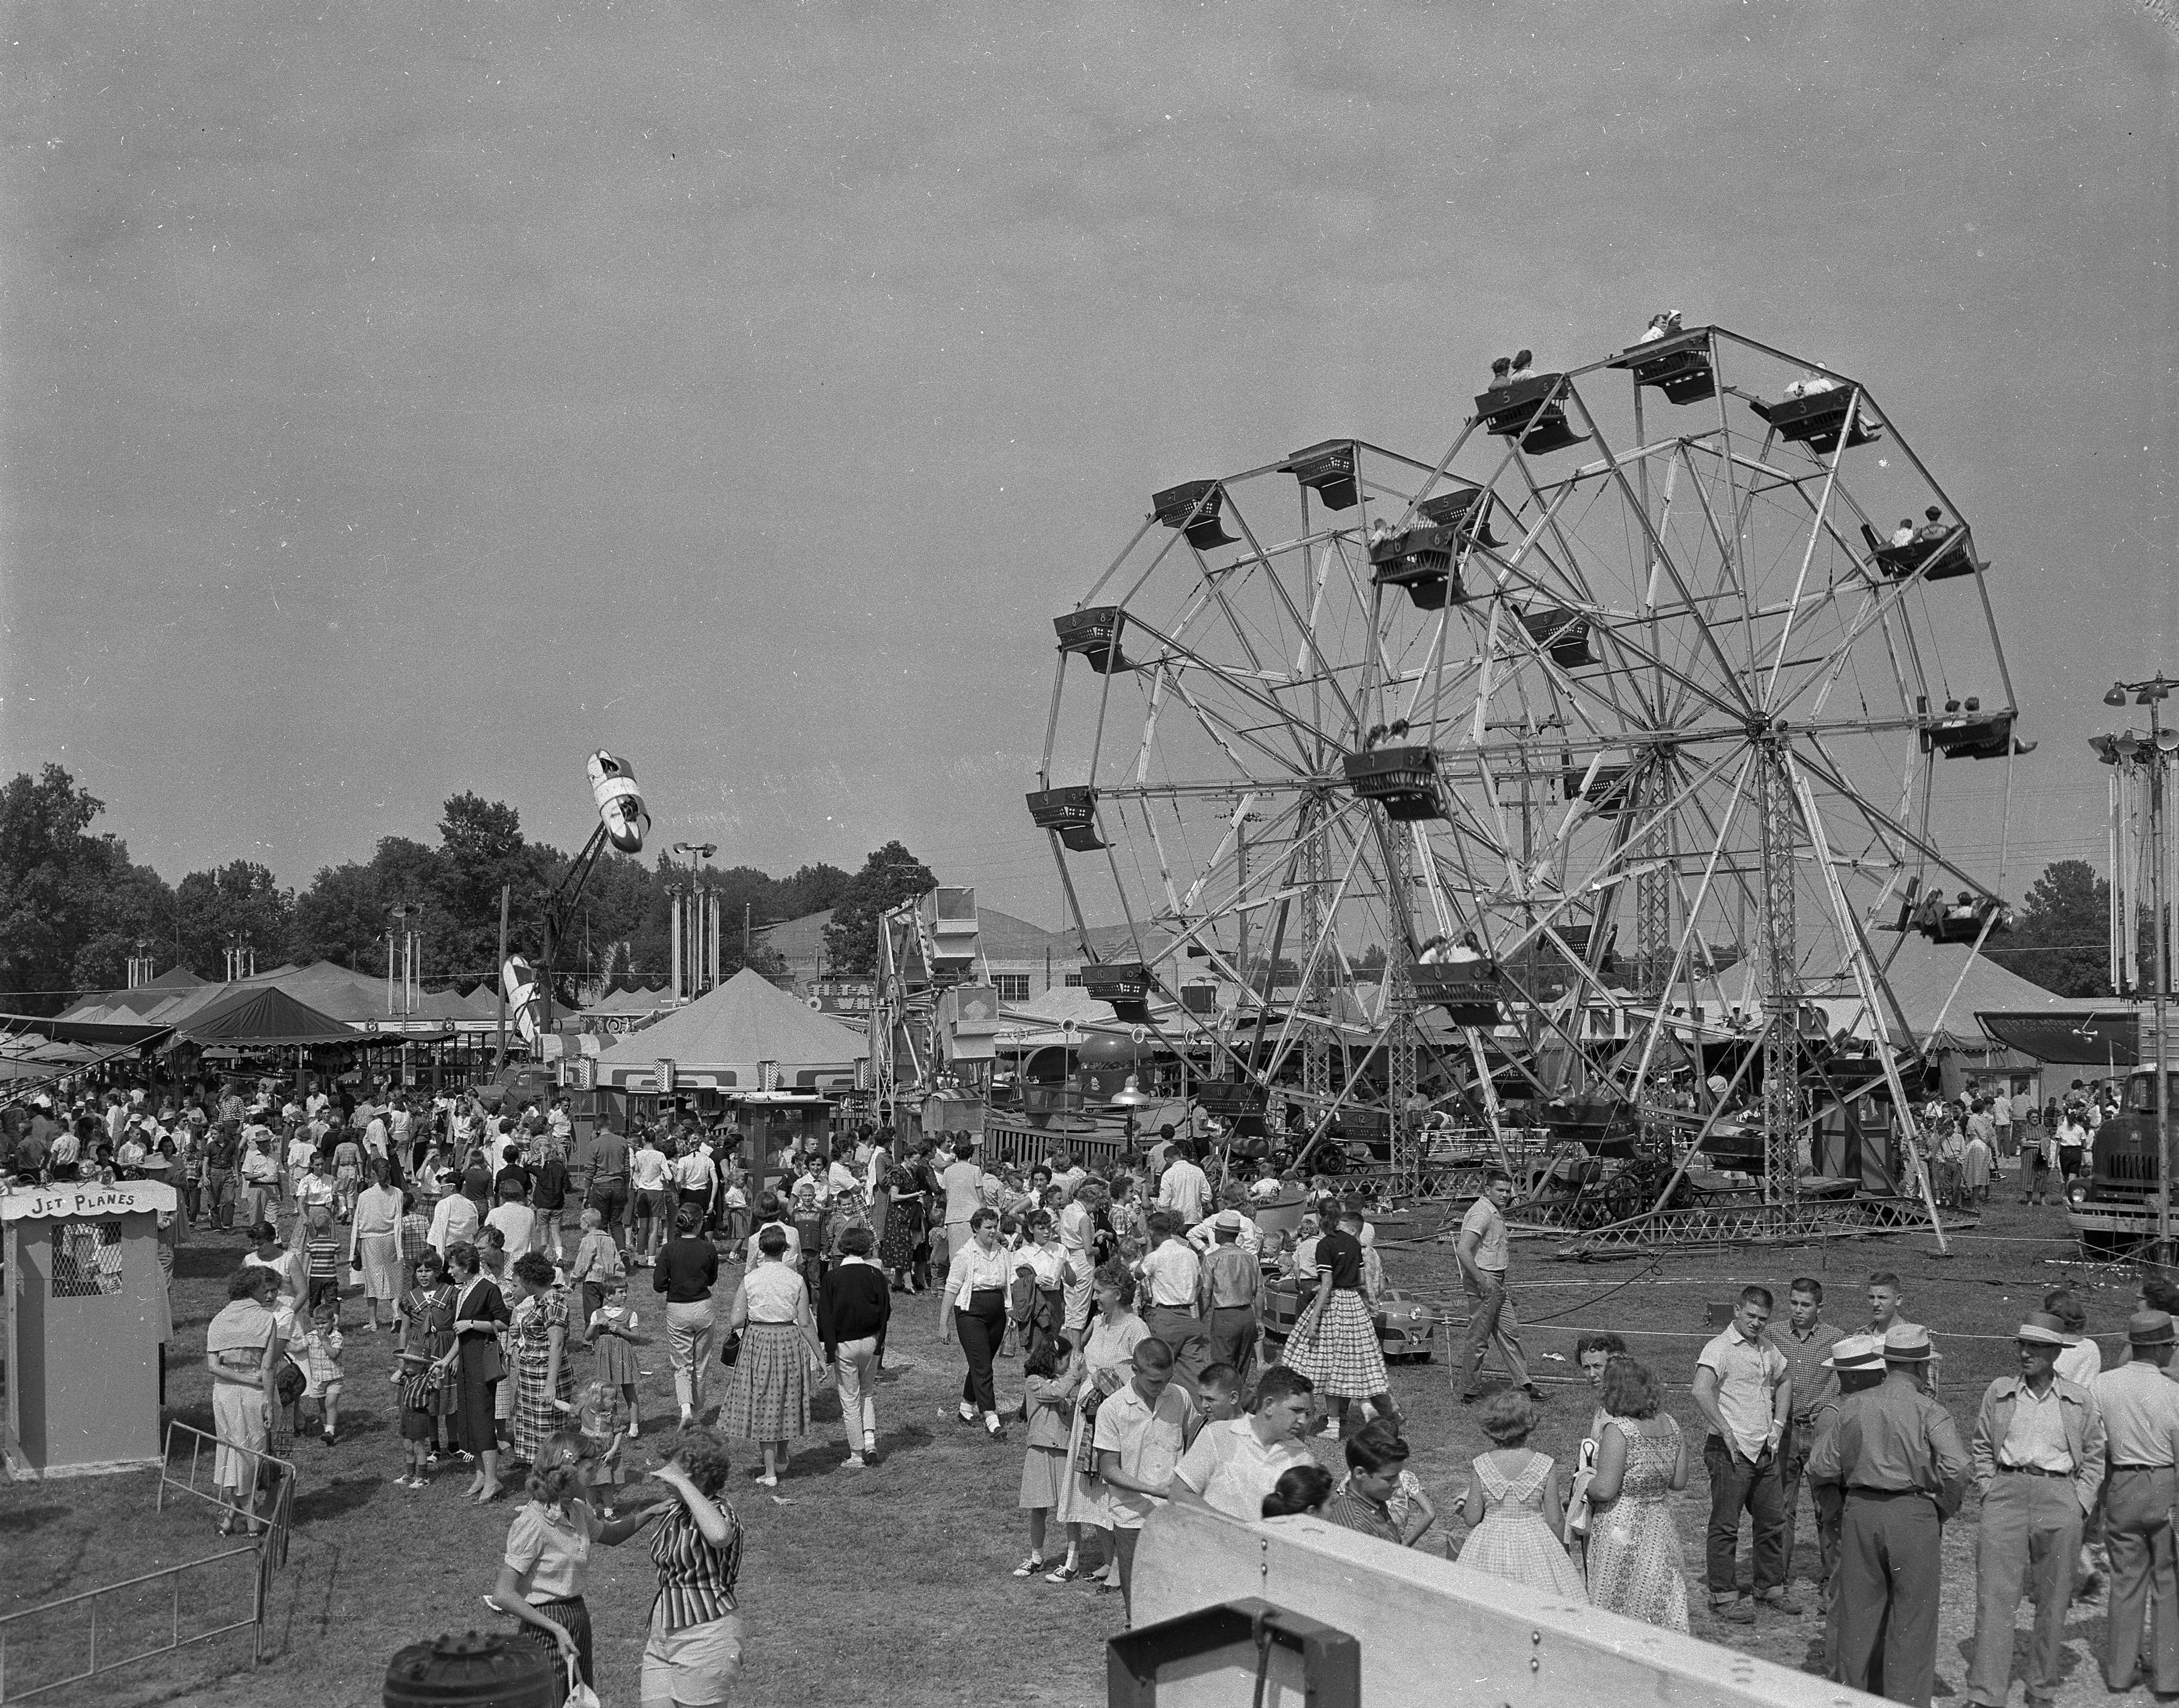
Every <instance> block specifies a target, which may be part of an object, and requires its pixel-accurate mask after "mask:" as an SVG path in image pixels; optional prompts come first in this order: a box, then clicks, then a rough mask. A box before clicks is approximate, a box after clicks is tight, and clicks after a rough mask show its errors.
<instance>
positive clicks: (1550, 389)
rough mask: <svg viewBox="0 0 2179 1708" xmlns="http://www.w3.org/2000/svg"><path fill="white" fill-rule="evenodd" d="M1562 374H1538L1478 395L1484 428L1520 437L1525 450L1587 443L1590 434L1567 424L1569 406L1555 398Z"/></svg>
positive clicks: (1559, 448) (1477, 405)
mask: <svg viewBox="0 0 2179 1708" xmlns="http://www.w3.org/2000/svg"><path fill="white" fill-rule="evenodd" d="M1565 377H1566V376H1565V375H1563V374H1537V375H1535V376H1534V377H1532V378H1529V379H1525V380H1516V381H1515V382H1513V383H1512V385H1510V386H1501V387H1498V388H1497V389H1496V390H1495V391H1489V392H1484V393H1479V394H1478V396H1477V397H1476V399H1475V413H1476V415H1477V416H1478V417H1479V418H1480V420H1482V422H1483V427H1484V431H1485V432H1489V433H1495V434H1496V435H1497V437H1500V438H1501V439H1511V438H1516V437H1518V439H1519V440H1520V442H1521V448H1522V449H1523V450H1524V451H1529V452H1534V453H1541V452H1545V451H1562V450H1564V449H1566V448H1567V446H1569V445H1580V444H1586V443H1587V442H1588V441H1589V435H1588V434H1586V433H1577V432H1575V431H1573V428H1572V427H1570V426H1567V416H1566V406H1565V405H1564V404H1560V403H1558V402H1556V401H1555V400H1554V398H1553V395H1552V394H1553V393H1556V391H1557V390H1558V388H1559V384H1560V382H1562V380H1563V379H1565Z"/></svg>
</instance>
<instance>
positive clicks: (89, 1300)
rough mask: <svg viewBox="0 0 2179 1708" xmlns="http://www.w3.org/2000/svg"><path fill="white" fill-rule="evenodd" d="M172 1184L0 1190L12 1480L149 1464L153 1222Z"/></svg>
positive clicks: (154, 1440) (160, 1277)
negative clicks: (5, 1280) (13, 1478)
mask: <svg viewBox="0 0 2179 1708" xmlns="http://www.w3.org/2000/svg"><path fill="white" fill-rule="evenodd" d="M173 1210H174V1189H173V1187H171V1186H168V1185H167V1184H164V1183H163V1182H158V1181H151V1180H129V1181H121V1182H118V1183H116V1184H113V1185H111V1186H101V1185H97V1184H80V1183H76V1182H69V1183H66V1184H56V1185H52V1186H33V1187H23V1188H18V1189H14V1190H12V1191H7V1192H0V1235H4V1238H5V1242H6V1244H5V1255H6V1262H7V1289H6V1292H7V1315H6V1323H5V1330H6V1334H5V1340H4V1346H5V1348H6V1353H7V1359H8V1409H7V1416H6V1419H5V1436H4V1439H0V1447H4V1450H5V1453H6V1456H7V1462H8V1470H9V1472H10V1473H11V1474H12V1475H14V1476H17V1477H51V1476H81V1475H90V1474H92V1473H95V1472H100V1471H118V1470H134V1469H140V1468H142V1467H144V1466H146V1465H156V1464H158V1463H159V1461H160V1444H159V1345H160V1342H161V1340H162V1338H163V1337H164V1336H165V1333H166V1331H167V1321H168V1318H167V1282H166V1277H165V1276H164V1274H163V1273H162V1271H161V1269H160V1265H159V1225H158V1224H159V1217H160V1216H161V1215H162V1214H165V1215H169V1216H171V1215H172V1214H173Z"/></svg>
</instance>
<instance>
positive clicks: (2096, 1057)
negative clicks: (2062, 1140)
mask: <svg viewBox="0 0 2179 1708" xmlns="http://www.w3.org/2000/svg"><path fill="white" fill-rule="evenodd" d="M1975 1019H1977V1020H1978V1021H1979V1022H1980V1023H1981V1025H1982V1029H1983V1030H1984V1031H1985V1032H1987V1033H1989V1034H1990V1036H1991V1037H1993V1038H1995V1039H1996V1040H1997V1041H1998V1042H2000V1043H2001V1044H2003V1045H2005V1046H2007V1047H2008V1048H2010V1049H2014V1050H2017V1051H2019V1052H2020V1053H2021V1054H2022V1055H2023V1056H2033V1057H2034V1058H2035V1059H2036V1060H2037V1061H2039V1062H2051V1063H2068V1064H2080V1065H2084V1066H2086V1065H2094V1066H2104V1065H2109V1066H2110V1067H2114V1068H2131V1067H2132V1066H2133V1065H2134V1064H2135V1063H2138V1061H2139V1060H2140V1059H2141V1054H2140V1051H2139V1050H2138V1047H2137V1043H2136V1029H2135V1024H2134V1017H2133V1015H2132V1013H2130V1012H2128V1011H2125V1010H2119V1011H2116V1012H2111V1013H2087V1014H1984V1013H1979V1014H1977V1015H1976V1016H1975Z"/></svg>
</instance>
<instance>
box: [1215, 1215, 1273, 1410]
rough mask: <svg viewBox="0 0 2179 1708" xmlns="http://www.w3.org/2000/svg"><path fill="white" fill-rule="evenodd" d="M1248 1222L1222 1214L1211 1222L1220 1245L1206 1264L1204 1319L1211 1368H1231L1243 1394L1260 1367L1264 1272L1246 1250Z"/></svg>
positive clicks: (1238, 1217) (1216, 1245)
mask: <svg viewBox="0 0 2179 1708" xmlns="http://www.w3.org/2000/svg"><path fill="white" fill-rule="evenodd" d="M1248 1220H1249V1218H1248V1217H1247V1216H1243V1215H1242V1213H1241V1212H1240V1211H1238V1210H1221V1211H1219V1212H1218V1213H1217V1215H1216V1216H1212V1217H1211V1218H1210V1227H1211V1235H1212V1238H1214V1239H1215V1240H1216V1242H1217V1243H1216V1244H1214V1245H1213V1246H1212V1247H1211V1248H1210V1253H1209V1255H1206V1256H1205V1258H1204V1260H1203V1316H1204V1321H1205V1323H1207V1324H1208V1325H1209V1332H1210V1347H1209V1348H1208V1349H1207V1354H1206V1355H1207V1358H1208V1360H1209V1362H1210V1363H1211V1364H1223V1365H1231V1366H1232V1370H1233V1380H1234V1381H1235V1383H1236V1384H1237V1385H1238V1386H1239V1387H1241V1388H1242V1389H1243V1390H1245V1389H1246V1388H1247V1387H1248V1383H1249V1376H1250V1375H1251V1374H1252V1373H1253V1372H1254V1368H1255V1363H1256V1288H1257V1285H1258V1283H1259V1282H1260V1281H1261V1280H1262V1279H1263V1270H1262V1268H1261V1266H1260V1265H1259V1264H1258V1263H1257V1261H1256V1259H1255V1258H1254V1256H1253V1255H1250V1254H1249V1252H1247V1251H1245V1250H1243V1249H1242V1245H1241V1232H1242V1229H1243V1227H1244V1226H1246V1225H1247V1224H1248Z"/></svg>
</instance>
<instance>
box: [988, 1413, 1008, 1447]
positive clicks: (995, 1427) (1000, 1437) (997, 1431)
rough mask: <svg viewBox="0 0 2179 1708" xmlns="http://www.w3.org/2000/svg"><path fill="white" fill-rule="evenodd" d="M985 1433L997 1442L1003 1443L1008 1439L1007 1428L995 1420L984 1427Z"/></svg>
mask: <svg viewBox="0 0 2179 1708" xmlns="http://www.w3.org/2000/svg"><path fill="white" fill-rule="evenodd" d="M984 1433H985V1435H986V1436H990V1437H991V1440H993V1441H995V1442H1002V1441H1004V1440H1005V1439H1006V1438H1007V1426H1006V1425H1004V1424H1002V1423H1001V1422H1000V1421H999V1420H997V1419H996V1418H993V1419H991V1421H990V1422H988V1423H986V1424H985V1425H984Z"/></svg>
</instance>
